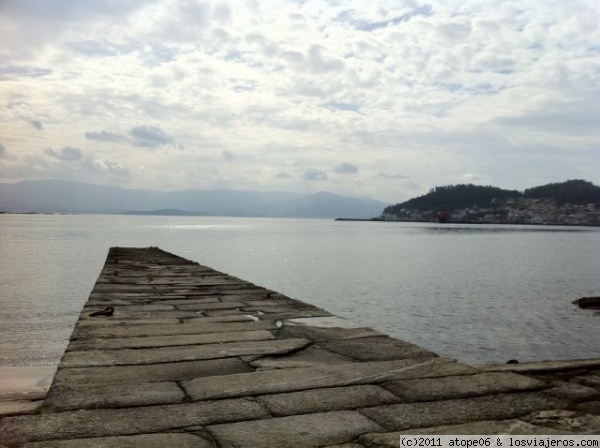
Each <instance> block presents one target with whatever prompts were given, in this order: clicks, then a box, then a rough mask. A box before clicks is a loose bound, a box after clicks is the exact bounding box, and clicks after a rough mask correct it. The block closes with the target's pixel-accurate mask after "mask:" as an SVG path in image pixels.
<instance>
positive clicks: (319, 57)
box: [308, 45, 346, 73]
mask: <svg viewBox="0 0 600 448" xmlns="http://www.w3.org/2000/svg"><path fill="white" fill-rule="evenodd" d="M324 50H325V49H324V48H323V47H321V46H320V45H312V46H311V47H310V49H309V50H308V65H309V67H310V69H311V71H312V72H313V73H327V72H338V71H340V70H343V69H344V67H345V66H346V64H344V61H342V60H341V59H337V58H332V57H329V56H327V55H326V54H324Z"/></svg>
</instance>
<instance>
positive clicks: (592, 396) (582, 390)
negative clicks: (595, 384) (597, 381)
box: [548, 382, 600, 403]
mask: <svg viewBox="0 0 600 448" xmlns="http://www.w3.org/2000/svg"><path fill="white" fill-rule="evenodd" d="M548 393H549V394H550V395H554V396H555V397H559V398H564V399H566V400H569V401H572V402H574V403H580V402H583V401H598V400H600V392H599V391H597V390H596V389H593V388H591V387H587V386H583V385H581V384H577V383H564V382H563V383H560V384H559V385H558V386H557V387H554V388H552V389H550V390H549V391H548Z"/></svg>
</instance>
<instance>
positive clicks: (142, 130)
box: [129, 126, 175, 148]
mask: <svg viewBox="0 0 600 448" xmlns="http://www.w3.org/2000/svg"><path fill="white" fill-rule="evenodd" d="M129 135H130V136H131V137H132V143H133V145H134V146H138V147H141V148H156V147H158V146H163V145H169V144H171V145H172V144H174V143H175V139H174V138H173V137H172V136H171V135H169V134H167V133H166V132H165V131H163V130H162V129H160V128H159V127H158V126H136V127H134V128H132V129H131V130H130V131H129Z"/></svg>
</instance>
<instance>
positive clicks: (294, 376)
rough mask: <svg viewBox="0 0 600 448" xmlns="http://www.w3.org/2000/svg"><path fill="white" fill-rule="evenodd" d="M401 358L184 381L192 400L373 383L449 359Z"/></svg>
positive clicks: (443, 365) (431, 367)
mask: <svg viewBox="0 0 600 448" xmlns="http://www.w3.org/2000/svg"><path fill="white" fill-rule="evenodd" d="M436 361H438V362H433V360H430V359H428V360H414V359H406V360H398V361H387V362H364V363H346V364H332V365H323V366H320V367H312V368H289V369H277V370H264V371H260V372H254V373H246V374H239V375H228V376H222V377H211V378H198V379H194V380H191V381H186V382H184V383H182V385H183V387H184V389H185V391H186V392H187V394H188V395H189V396H190V397H192V399H193V400H208V399H217V398H227V397H239V396H248V395H262V394H273V393H281V392H293V391H300V390H307V389H318V388H325V387H340V386H349V385H356V384H373V383H378V382H382V381H385V380H387V379H390V378H395V377H397V376H401V375H408V376H410V375H411V374H414V372H416V374H423V373H428V374H430V375H433V374H434V373H433V372H436V371H437V372H439V371H442V370H443V369H445V368H446V364H454V363H452V362H450V361H445V360H436Z"/></svg>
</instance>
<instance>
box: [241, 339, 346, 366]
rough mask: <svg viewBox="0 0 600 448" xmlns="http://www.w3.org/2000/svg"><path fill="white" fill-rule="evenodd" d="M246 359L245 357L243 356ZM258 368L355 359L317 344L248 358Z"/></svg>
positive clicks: (322, 363)
mask: <svg viewBox="0 0 600 448" xmlns="http://www.w3.org/2000/svg"><path fill="white" fill-rule="evenodd" d="M243 359H244V358H243ZM248 362H250V364H251V365H252V366H253V367H256V368H257V369H262V370H266V369H289V368H291V367H316V366H320V365H327V364H344V363H350V362H354V360H352V359H350V358H348V357H346V356H342V355H338V354H337V353H333V352H330V351H328V350H325V349H322V348H320V347H317V346H315V345H312V346H310V347H307V348H305V349H304V350H301V351H299V352H296V353H293V354H291V355H287V356H283V357H282V356H267V357H261V358H259V359H257V360H254V359H248Z"/></svg>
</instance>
